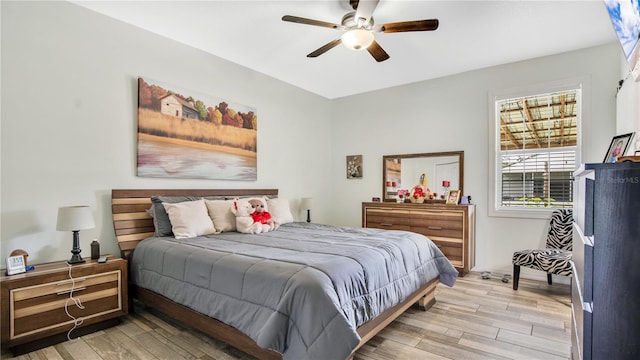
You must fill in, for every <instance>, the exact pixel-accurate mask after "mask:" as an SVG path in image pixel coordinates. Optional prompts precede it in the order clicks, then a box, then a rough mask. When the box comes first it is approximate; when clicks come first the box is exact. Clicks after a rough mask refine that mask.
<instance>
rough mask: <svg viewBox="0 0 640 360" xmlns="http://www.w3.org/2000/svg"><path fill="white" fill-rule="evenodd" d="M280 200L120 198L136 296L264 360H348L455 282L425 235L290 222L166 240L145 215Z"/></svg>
mask: <svg viewBox="0 0 640 360" xmlns="http://www.w3.org/2000/svg"><path fill="white" fill-rule="evenodd" d="M277 195H278V190H277V189H259V190H257V189H242V190H220V189H217V190H211V189H210V190H198V189H184V190H176V189H174V190H162V189H131V190H112V213H113V223H114V228H115V232H116V238H117V240H118V245H119V247H120V250H121V253H122V256H123V257H124V258H126V259H127V260H128V261H129V273H130V274H129V278H130V279H131V281H132V283H131V284H130V294H132V296H133V297H135V298H136V299H138V300H139V301H141V302H142V303H144V304H145V305H146V306H150V307H152V308H155V309H157V310H158V311H160V312H162V313H164V314H166V315H168V316H170V317H172V318H175V319H178V320H179V321H182V322H184V323H186V324H189V325H190V326H192V327H194V328H196V329H198V330H200V331H202V332H204V333H206V334H208V335H210V336H212V337H214V338H217V339H219V340H221V341H224V342H226V343H228V344H229V345H231V346H233V347H236V348H237V349H239V350H241V351H244V352H246V353H248V354H251V355H253V356H255V357H257V358H260V359H329V358H331V359H342V358H345V359H346V358H351V357H352V356H353V354H354V353H355V351H356V350H357V349H358V348H359V347H360V346H362V345H363V344H364V343H366V342H367V341H368V340H369V339H371V338H372V337H373V336H375V334H377V333H378V332H379V331H380V330H382V329H383V328H384V327H385V326H386V325H388V324H389V323H390V322H392V321H393V320H394V319H395V318H397V317H398V316H399V315H401V314H402V313H403V312H404V311H405V310H406V309H408V308H409V307H410V306H412V305H413V304H417V306H419V307H421V308H422V309H426V308H428V307H430V306H432V304H433V303H434V302H435V297H434V290H435V287H436V285H437V284H438V282H443V283H445V284H447V285H449V286H453V284H454V282H455V279H456V277H457V275H458V273H457V271H456V270H455V268H454V267H453V266H452V265H451V263H449V261H448V260H447V259H446V258H445V257H444V255H443V254H442V253H441V252H440V250H439V249H438V248H437V247H436V246H435V245H434V244H433V243H432V242H431V241H430V240H428V239H427V238H426V237H424V236H422V235H419V234H414V233H410V232H401V231H386V230H379V229H363V228H348V227H333V226H327V225H321V224H309V223H306V222H289V223H286V224H283V225H281V226H280V228H279V229H277V230H276V231H274V232H269V233H264V234H258V235H251V234H241V233H238V232H234V231H226V232H221V233H215V234H208V235H204V236H195V237H188V238H178V235H175V236H167V235H166V234H164V233H158V228H161V225H160V224H159V223H158V221H157V218H158V216H157V214H155V216H153V217H152V216H151V214H150V212H149V211H148V210H149V209H150V208H153V206H152V205H153V204H154V203H155V201H156V199H157V197H158V196H164V197H165V198H166V197H173V198H175V199H180V198H181V197H184V198H187V199H200V198H205V199H215V200H220V201H219V202H222V200H224V199H230V198H233V197H256V196H260V197H262V196H266V197H269V198H277ZM152 197H153V198H154V202H152V201H151V198H152ZM215 200H213V201H215ZM176 201H177V200H176ZM154 219H155V223H154ZM174 225H175V224H174ZM176 234H178V233H176ZM131 308H132V307H130V309H131Z"/></svg>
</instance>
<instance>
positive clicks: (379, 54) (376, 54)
mask: <svg viewBox="0 0 640 360" xmlns="http://www.w3.org/2000/svg"><path fill="white" fill-rule="evenodd" d="M367 51H368V52H369V54H371V56H373V58H374V59H376V61H377V62H382V61H385V60H387V59H388V58H389V54H387V52H386V51H384V49H383V48H382V46H380V44H378V42H377V41H375V40H373V42H372V43H371V45H369V47H368V48H367Z"/></svg>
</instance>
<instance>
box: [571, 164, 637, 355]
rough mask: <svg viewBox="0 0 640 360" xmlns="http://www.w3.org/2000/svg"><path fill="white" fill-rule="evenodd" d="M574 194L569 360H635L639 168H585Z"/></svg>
mask: <svg viewBox="0 0 640 360" xmlns="http://www.w3.org/2000/svg"><path fill="white" fill-rule="evenodd" d="M573 191H574V205H573V208H574V212H573V213H574V232H573V233H574V239H573V260H572V261H573V280H572V282H571V315H572V356H573V359H574V360H577V359H585V360H590V359H615V360H624V359H640V285H638V284H640V163H617V164H585V165H583V166H582V167H581V168H580V169H578V170H577V171H576V172H575V173H574V187H573Z"/></svg>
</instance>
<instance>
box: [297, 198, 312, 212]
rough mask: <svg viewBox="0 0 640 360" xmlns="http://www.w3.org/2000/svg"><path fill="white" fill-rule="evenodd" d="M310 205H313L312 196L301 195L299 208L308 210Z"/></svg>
mask: <svg viewBox="0 0 640 360" xmlns="http://www.w3.org/2000/svg"><path fill="white" fill-rule="evenodd" d="M312 205H313V198H310V197H303V198H302V200H301V201H300V208H301V209H302V210H309V209H311V207H312Z"/></svg>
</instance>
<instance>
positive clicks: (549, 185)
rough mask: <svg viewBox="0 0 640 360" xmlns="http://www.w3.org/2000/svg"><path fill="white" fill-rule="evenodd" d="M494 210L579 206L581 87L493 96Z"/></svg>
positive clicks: (529, 209) (515, 210) (494, 212)
mask: <svg viewBox="0 0 640 360" xmlns="http://www.w3.org/2000/svg"><path fill="white" fill-rule="evenodd" d="M492 105H493V106H494V111H493V114H494V116H493V119H492V121H493V128H494V142H493V146H495V148H494V151H493V155H494V156H495V164H494V169H493V186H494V190H495V191H494V192H493V195H494V197H495V203H494V207H493V214H494V215H495V214H496V213H497V212H502V213H503V214H504V213H509V212H511V213H513V212H521V211H525V210H527V211H539V210H549V209H556V208H570V207H572V206H573V188H572V185H573V182H572V180H573V171H574V170H575V168H576V162H577V160H576V159H577V153H578V151H577V149H578V139H579V134H580V131H579V130H580V129H579V126H580V113H581V111H580V107H581V90H580V89H568V90H562V91H556V92H552V93H542V94H536V95H524V96H518V97H502V98H498V97H495V98H494V99H493V104H492Z"/></svg>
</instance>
